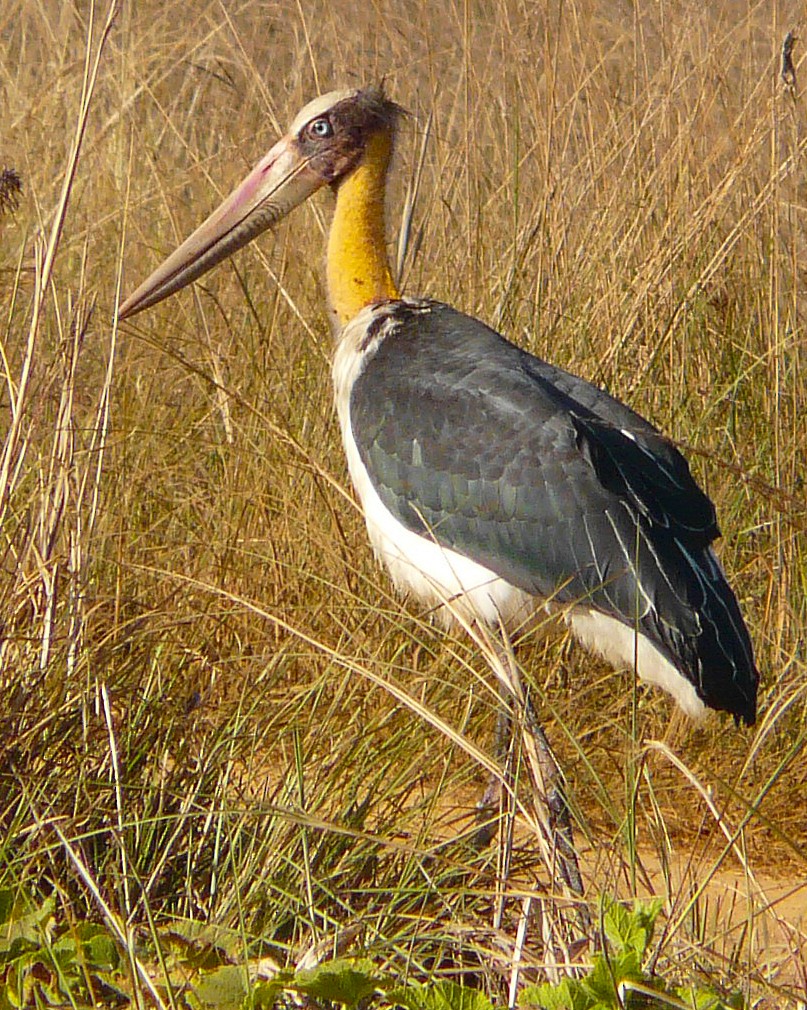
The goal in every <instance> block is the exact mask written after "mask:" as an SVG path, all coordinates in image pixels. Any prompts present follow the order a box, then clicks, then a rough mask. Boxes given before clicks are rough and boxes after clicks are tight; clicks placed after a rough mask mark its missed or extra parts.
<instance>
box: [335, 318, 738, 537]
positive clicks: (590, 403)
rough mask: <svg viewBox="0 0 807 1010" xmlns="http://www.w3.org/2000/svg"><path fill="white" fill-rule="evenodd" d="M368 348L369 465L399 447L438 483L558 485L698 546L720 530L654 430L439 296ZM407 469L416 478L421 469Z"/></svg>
mask: <svg viewBox="0 0 807 1010" xmlns="http://www.w3.org/2000/svg"><path fill="white" fill-rule="evenodd" d="M364 354H365V359H364V361H363V364H362V369H361V371H360V373H359V375H358V377H357V379H356V381H355V383H354V386H353V389H352V391H351V398H350V399H351V421H352V424H353V427H354V431H355V433H356V435H357V440H358V444H359V447H360V451H361V452H362V454H363V455H367V457H368V458H367V459H366V460H365V463H366V464H367V463H369V464H371V465H372V460H371V459H370V456H371V454H372V455H374V456H375V457H376V458H377V459H378V458H380V456H381V455H383V456H388V457H390V458H392V457H397V456H399V455H401V454H403V455H404V456H405V457H406V461H407V463H408V464H410V463H411V462H412V461H413V460H414V461H416V462H417V461H420V464H421V467H422V468H423V472H424V475H425V474H426V473H427V472H428V480H429V481H430V482H433V481H434V480H435V478H436V475H437V474H439V473H444V474H446V475H447V479H448V477H449V476H450V475H452V474H453V475H462V474H466V475H468V476H472V477H473V478H474V479H475V480H476V479H480V480H482V481H501V480H502V479H503V478H504V479H510V480H517V481H518V482H521V481H524V480H527V481H528V482H529V480H530V479H532V480H534V483H535V486H547V483H549V484H551V483H552V481H553V480H554V481H558V482H560V481H561V480H562V481H563V482H564V483H566V484H570V483H574V484H576V486H577V487H579V488H580V489H581V491H582V489H583V488H586V489H588V490H587V493H589V494H593V493H594V492H595V491H596V493H597V498H598V499H599V498H600V496H601V495H602V494H604V495H606V496H611V495H612V496H615V498H617V499H619V500H622V501H624V502H625V503H626V504H627V505H628V506H629V507H630V509H631V510H632V511H635V512H636V513H637V514H639V515H643V516H645V517H646V518H647V519H649V520H651V521H652V522H653V523H654V524H656V525H658V526H662V527H663V526H671V527H673V528H674V529H677V530H678V531H680V532H681V533H682V534H683V535H685V536H687V538H688V539H690V538H694V542H700V543H709V542H711V541H712V540H713V539H714V538H715V537H716V536H717V535H718V532H719V531H718V528H717V523H716V516H715V510H714V506H713V505H712V503H711V501H710V500H709V498H708V497H707V496H706V495H705V494H704V492H703V491H702V490H701V489H700V488H699V487H698V485H697V483H696V482H695V480H694V478H693V477H692V475H691V472H690V469H689V465H688V463H687V461H686V460H685V458H684V457H683V455H682V454H681V453H680V452H679V451H678V449H677V448H676V447H675V446H674V445H673V444H672V442H670V441H669V440H668V439H666V438H665V437H664V436H663V435H661V433H660V432H659V431H658V429H657V428H655V427H654V426H653V425H652V424H650V422H648V421H647V420H645V419H644V418H643V417H642V416H641V415H640V414H638V413H636V412H635V411H634V410H632V409H631V408H630V407H628V406H627V405H626V404H624V403H621V402H620V401H619V400H618V399H616V398H615V397H613V396H611V395H610V394H609V393H607V392H606V391H605V390H603V389H601V388H599V387H598V386H596V385H594V384H593V383H590V382H588V381H586V380H585V379H582V378H580V377H579V376H576V375H574V374H573V373H571V372H567V371H565V370H563V369H561V368H559V367H557V366H555V365H551V364H549V363H548V362H546V361H544V360H542V359H541V358H538V357H536V356H534V355H532V354H529V353H528V352H527V351H525V350H523V349H521V348H519V347H517V346H516V345H515V344H513V343H511V342H510V341H508V340H507V339H505V338H504V337H503V336H502V335H501V334H499V333H497V332H496V331H495V330H494V329H492V328H491V327H489V326H487V325H486V324H485V323H483V322H481V321H480V320H478V319H475V318H473V317H472V316H468V315H465V314H463V313H461V312H459V311H457V310H456V309H453V308H451V307H450V306H448V305H444V304H443V303H440V302H434V301H428V300H423V299H417V300H416V299H402V300H399V301H395V302H390V303H388V304H387V305H386V306H385V307H383V310H382V311H378V312H376V313H375V314H374V316H373V318H372V320H371V322H370V324H369V326H368V327H367V334H366V343H365V347H364ZM413 453H414V455H413ZM407 469H408V472H409V479H410V481H411V479H412V477H413V475H414V474H416V473H417V471H418V469H419V467H417V466H416V467H415V468H414V470H413V469H412V468H411V467H410V466H408V467H407ZM530 475H532V478H531V477H530ZM413 490H414V489H413ZM591 500H592V502H593V499H591Z"/></svg>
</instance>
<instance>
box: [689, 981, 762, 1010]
mask: <svg viewBox="0 0 807 1010" xmlns="http://www.w3.org/2000/svg"><path fill="white" fill-rule="evenodd" d="M675 992H676V995H677V996H678V998H679V999H680V1000H681V1003H682V1005H684V1006H686V1007H687V1010H742V1008H743V1007H744V1006H745V1001H744V1000H743V997H742V995H741V994H739V993H737V994H735V996H739V998H740V1002H739V1004H737V1003H736V1002H734V997H732V998H731V999H730V1001H729V1002H726V1001H725V1000H723V999H722V998H721V997H720V996H718V995H717V993H715V992H710V991H709V990H708V989H700V988H698V987H697V986H686V987H684V988H681V989H676V990H675Z"/></svg>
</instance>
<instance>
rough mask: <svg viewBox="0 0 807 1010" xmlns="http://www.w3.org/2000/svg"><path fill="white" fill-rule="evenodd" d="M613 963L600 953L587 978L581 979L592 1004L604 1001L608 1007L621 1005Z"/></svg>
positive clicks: (581, 983)
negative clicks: (610, 963)
mask: <svg viewBox="0 0 807 1010" xmlns="http://www.w3.org/2000/svg"><path fill="white" fill-rule="evenodd" d="M619 981H620V980H619V979H618V978H617V979H616V980H615V976H614V974H613V971H612V967H611V965H609V963H608V961H607V960H606V959H605V958H604V957H603V956H602V955H600V954H598V955H597V957H595V958H594V963H593V965H592V968H591V971H590V972H589V973H588V975H586V977H585V978H583V979H581V980H580V985H581V987H582V988H583V989H584V990H585V991H586V992H587V993H588V994H589V996H590V998H591V1005H592V1006H593V1005H594V1004H595V1003H602V1004H604V1005H605V1006H607V1007H618V1006H619V1005H620V1001H619V995H618V993H617V984H618V983H619Z"/></svg>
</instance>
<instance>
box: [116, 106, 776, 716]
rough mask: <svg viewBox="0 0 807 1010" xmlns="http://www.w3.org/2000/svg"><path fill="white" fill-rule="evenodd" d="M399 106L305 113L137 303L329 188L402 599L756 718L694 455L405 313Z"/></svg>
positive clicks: (372, 490)
mask: <svg viewBox="0 0 807 1010" xmlns="http://www.w3.org/2000/svg"><path fill="white" fill-rule="evenodd" d="M401 113H402V110H401V108H400V107H399V106H398V105H396V104H395V103H394V102H392V101H390V100H389V99H388V98H387V97H386V96H385V95H384V93H383V91H382V89H380V88H378V87H369V88H366V89H363V90H353V91H334V92H331V93H330V94H327V95H323V96H322V97H320V98H317V99H315V100H314V101H313V102H311V103H309V104H308V105H306V106H305V108H304V109H303V110H302V111H301V112H300V113H299V115H298V116H297V118H296V119H295V120H294V122H293V123H292V125H291V128H290V130H289V132H288V134H287V135H286V136H285V137H283V138H282V139H281V140H280V141H279V142H278V143H277V144H276V145H275V146H274V147H273V148H272V149H271V150H270V151H269V153H268V154H267V155H266V156H265V157H264V158H263V160H262V161H260V162H259V163H258V165H257V166H256V167H255V168H254V169H253V171H252V172H251V173H250V174H249V175H248V176H247V178H246V179H245V180H244V182H243V183H242V184H241V185H240V186H239V187H238V189H236V190H235V192H234V193H232V195H231V196H229V197H228V198H227V199H226V200H225V201H224V203H223V204H222V205H221V206H220V207H219V208H218V210H216V211H215V212H214V213H213V214H212V215H211V216H210V217H209V218H208V219H207V221H205V222H204V224H202V225H201V226H200V227H199V228H198V229H197V230H196V231H195V232H194V233H193V234H192V235H191V236H190V237H189V238H188V239H187V240H186V241H185V242H184V243H183V244H182V245H181V246H180V247H179V248H178V249H177V250H176V251H175V252H174V253H173V254H172V255H171V256H169V257H168V259H167V260H166V261H165V262H164V263H163V264H162V265H161V266H160V267H159V268H158V269H157V270H156V271H155V272H154V273H153V274H152V275H151V277H149V278H148V280H146V281H145V283H143V284H142V285H141V286H140V287H139V288H138V289H137V291H135V292H134V294H133V295H132V296H131V297H130V298H128V299H127V300H126V301H125V302H124V304H123V305H122V306H121V309H120V317H121V318H125V317H128V316H132V315H134V314H135V313H136V312H140V311H141V310H142V309H145V308H147V307H148V306H150V305H153V304H155V303H156V302H159V301H160V300H161V299H163V298H166V297H167V296H168V295H170V294H173V293H174V292H175V291H178V290H179V289H180V288H182V287H184V286H185V285H186V284H188V283H190V282H191V281H193V280H194V279H196V278H197V277H199V276H200V275H201V274H203V273H204V272H205V271H207V270H209V269H210V268H211V267H212V266H214V265H215V264H216V263H218V262H219V261H220V260H222V259H224V258H225V257H227V256H229V255H230V254H231V253H233V252H234V251H235V250H236V249H239V248H240V247H241V246H243V245H245V244H246V243H247V242H249V241H250V240H251V239H253V238H254V237H255V236H256V235H258V234H260V233H261V232H262V231H264V230H265V229H267V228H270V227H272V226H273V225H275V224H276V223H277V222H278V221H279V220H280V219H281V218H283V217H284V216H285V215H286V214H288V213H289V211H291V210H292V209H293V208H294V207H296V206H297V205H299V204H301V203H302V202H303V201H304V200H306V199H307V198H308V197H309V196H310V195H311V194H312V193H314V192H316V191H317V190H318V189H320V188H321V187H323V186H330V187H331V188H332V190H333V191H334V193H335V195H336V207H335V211H334V216H333V222H332V224H331V228H330V236H329V240H328V254H327V280H328V295H329V300H330V309H331V313H332V319H333V327H334V331H335V334H336V349H335V353H334V359H333V382H334V390H335V396H336V409H337V413H338V416H339V423H340V426H341V430H342V439H343V441H344V447H345V452H346V454H347V463H348V469H349V471H350V476H351V479H352V481H353V485H354V487H355V489H356V493H357V495H358V497H359V499H360V501H361V505H362V508H363V510H364V515H365V518H366V522H367V529H368V532H369V535H370V540H371V541H372V544H373V547H374V548H375V551H376V554H377V555H378V556H379V557H380V558H381V559H382V560H383V562H384V563H385V564H386V566H387V568H388V569H389V571H390V574H391V575H392V578H393V581H394V582H395V584H396V586H397V587H399V588H400V589H402V590H405V591H409V592H412V593H414V594H415V595H417V596H418V597H420V598H421V599H422V600H424V601H426V602H427V603H428V604H429V605H430V606H434V607H436V608H438V609H439V610H441V611H442V613H443V614H444V615H446V617H447V618H448V619H451V618H452V617H456V616H457V615H459V616H460V617H462V619H463V620H467V621H473V622H478V623H479V624H481V625H488V626H497V627H502V628H505V629H506V628H507V627H508V626H512V625H513V624H514V623H516V622H520V621H522V620H523V618H524V615H525V613H526V612H527V611H528V610H529V609H530V608H534V607H535V606H536V604H539V605H543V606H550V607H552V608H557V610H558V611H559V612H561V613H562V614H563V616H564V617H565V619H566V621H567V622H568V624H569V625H570V626H571V628H572V630H573V632H574V633H575V634H576V635H577V637H578V638H580V639H581V640H582V641H583V643H584V644H585V645H587V646H589V647H591V648H592V649H594V650H596V651H597V652H599V653H601V654H602V655H603V656H605V657H606V658H607V659H608V660H610V661H611V662H612V663H614V664H618V665H621V666H627V667H631V668H633V669H635V671H636V673H637V674H638V675H639V677H640V678H642V679H644V680H646V681H650V682H652V683H654V684H657V685H659V686H661V687H662V688H664V689H666V690H667V691H669V692H670V693H671V694H672V695H673V696H674V697H675V698H676V700H677V701H678V703H679V705H680V706H681V707H682V708H683V709H684V710H685V711H686V712H688V713H689V714H690V715H693V716H697V715H700V714H701V713H702V712H703V711H704V708H713V709H722V710H725V711H727V712H730V713H732V714H733V715H734V717H735V719H736V720H737V721H738V722H739V721H740V720H742V721H744V722H745V723H747V724H749V725H750V724H751V723H753V722H754V719H755V716H756V693H757V682H758V673H757V670H756V668H755V665H754V658H753V652H752V647H751V642H750V639H749V636H748V631H747V630H746V627H745V624H744V622H743V618H742V616H741V614H740V609H739V606H738V604H737V600H736V598H735V596H734V593H733V592H732V590H731V588H730V587H729V584H728V582H727V581H726V578H725V576H724V574H723V571H722V569H721V566H720V564H719V562H718V561H717V558H716V557H715V554H714V552H713V550H712V547H711V544H712V542H713V541H714V540H715V538H716V537H717V536H718V535H719V530H718V526H717V521H716V517H715V509H714V506H713V505H712V503H711V501H710V500H709V498H708V497H707V496H706V495H705V494H704V493H703V491H701V489H700V488H699V487H698V486H697V484H696V483H695V481H694V479H693V478H692V475H691V474H690V471H689V466H688V465H687V462H686V460H685V459H684V457H683V456H682V455H681V454H680V453H679V452H678V450H677V449H676V448H675V447H674V445H672V443H671V442H670V441H668V440H667V439H666V438H664V437H663V436H662V435H661V434H660V433H659V432H658V431H657V429H656V428H654V427H653V426H652V425H651V424H649V423H648V422H647V421H645V420H644V419H643V418H642V417H640V416H639V415H638V414H636V413H634V411H633V410H631V409H630V408H629V407H626V406H625V405H624V404H622V403H620V402H619V401H618V400H616V399H614V397H612V396H610V395H609V394H608V393H606V392H604V391H603V390H601V389H598V388H597V387H596V386H593V385H591V384H590V383H589V382H586V381H585V380H583V379H580V378H578V377H577V376H575V375H571V374H570V373H568V372H565V371H563V370H562V369H560V368H557V367H555V366H553V365H550V364H547V363H546V362H545V361H542V360H540V359H539V358H536V357H534V356H533V355H531V354H528V353H527V352H526V351H523V350H521V349H519V348H518V347H516V346H515V345H514V344H512V343H510V342H509V341H507V340H506V339H505V338H504V337H502V336H500V335H499V334H498V333H496V332H495V331H494V330H492V329H490V328H489V327H488V326H486V325H485V324H484V323H482V322H480V321H479V320H477V319H474V318H472V317H470V316H467V315H465V314H463V313H462V312H459V311H457V310H456V309H454V308H451V306H449V305H445V304H442V303H441V302H436V301H431V300H428V299H420V298H410V297H404V296H402V295H401V293H400V292H399V290H398V287H397V285H396V283H395V280H394V279H393V276H392V273H391V271H390V267H389V265H388V260H387V252H386V235H385V189H386V179H387V171H388V168H389V164H390V157H391V154H392V150H393V142H394V138H395V131H396V126H397V124H398V122H399V120H400V117H401Z"/></svg>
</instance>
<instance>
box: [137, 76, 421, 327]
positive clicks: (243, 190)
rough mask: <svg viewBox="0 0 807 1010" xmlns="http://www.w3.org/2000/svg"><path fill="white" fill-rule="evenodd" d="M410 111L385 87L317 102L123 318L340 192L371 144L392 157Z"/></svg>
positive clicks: (145, 284)
mask: <svg viewBox="0 0 807 1010" xmlns="http://www.w3.org/2000/svg"><path fill="white" fill-rule="evenodd" d="M402 113H403V110H402V109H401V107H400V106H399V105H396V104H395V102H392V101H390V100H389V99H388V98H387V97H386V96H385V95H384V91H383V89H382V88H381V87H379V86H372V87H368V88H364V89H362V90H354V91H331V92H329V93H328V94H326V95H321V96H320V97H319V98H315V99H314V100H313V101H312V102H309V103H308V105H306V106H305V107H304V108H303V109H302V110H301V111H300V112H299V113H298V115H297V116H296V117H295V119H294V122H293V123H292V124H291V127H290V128H289V131H288V133H287V134H286V135H285V136H284V137H282V138H281V139H280V140H279V141H278V142H277V143H276V144H275V145H274V147H273V148H272V149H271V150H270V151H269V152H268V153H267V154H266V155H265V156H264V157H263V158H262V159H261V160H260V161H259V162H258V164H257V165H256V166H255V168H253V170H252V171H251V172H250V173H249V175H248V176H247V177H246V179H244V181H243V182H242V183H241V185H240V186H238V188H237V189H236V190H235V191H234V192H233V193H231V194H230V196H228V197H227V199H226V200H225V201H224V202H223V203H222V204H221V205H220V206H219V207H218V209H217V210H215V211H214V212H213V213H212V214H211V215H210V217H209V218H208V219H207V220H206V221H205V222H204V223H203V224H201V225H200V226H199V227H198V228H197V229H196V231H195V232H194V233H193V234H192V235H190V236H189V237H188V238H187V239H185V241H184V242H183V243H182V245H181V246H180V247H179V248H178V249H176V250H175V251H174V252H173V253H172V254H171V255H170V256H169V257H168V258H167V259H166V260H165V261H164V262H163V263H162V264H160V266H159V267H158V268H157V269H156V270H155V271H154V273H153V274H152V275H151V276H150V277H149V278H148V279H147V280H145V281H144V282H143V283H142V284H141V285H140V287H139V288H138V289H137V290H136V291H135V292H134V293H133V294H132V295H130V296H129V297H128V298H127V299H126V301H125V302H124V303H123V304H122V305H121V307H120V313H119V316H120V318H121V319H125V318H127V317H129V316H133V315H135V314H136V313H137V312H141V311H142V310H143V309H146V308H148V307H149V306H151V305H155V304H156V303H157V302H160V301H162V300H163V299H164V298H167V297H168V296H169V295H172V294H174V293H175V292H176V291H179V290H180V289H181V288H184V287H185V286H186V285H187V284H190V283H191V281H194V280H196V279H197V278H198V277H201V276H202V274H204V273H206V272H207V271H208V270H210V269H211V268H212V267H214V266H215V265H216V264H217V263H220V262H221V261H222V260H223V259H226V258H227V257H228V256H230V255H231V254H232V253H234V252H235V251H236V250H237V249H240V248H241V247H242V246H245V245H246V244H247V243H248V242H250V241H252V239H253V238H255V237H256V236H257V235H260V234H261V232H263V231H266V230H267V229H268V228H272V227H274V226H275V225H276V224H277V223H278V222H279V221H281V220H282V219H283V218H284V217H285V216H286V215H287V214H289V213H290V211H292V210H294V208H295V207H297V206H299V205H300V204H301V203H303V202H304V201H305V200H307V199H308V197H309V196H311V195H312V194H313V193H315V192H316V191H317V190H318V189H321V188H322V187H323V186H326V185H330V186H332V187H334V188H338V187H339V185H340V183H341V182H342V180H344V179H345V178H347V177H348V176H350V175H351V173H352V172H353V171H354V169H356V167H357V166H358V165H359V164H360V163H361V162H362V160H363V158H364V157H365V156H366V154H367V151H368V149H369V148H370V147H371V146H373V145H376V146H377V145H378V144H379V143H380V144H381V145H382V147H383V148H384V151H385V156H386V157H387V158H388V157H389V152H390V151H391V148H392V142H393V138H394V134H395V126H396V123H397V121H398V119H399V118H400V116H401V114H402Z"/></svg>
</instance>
